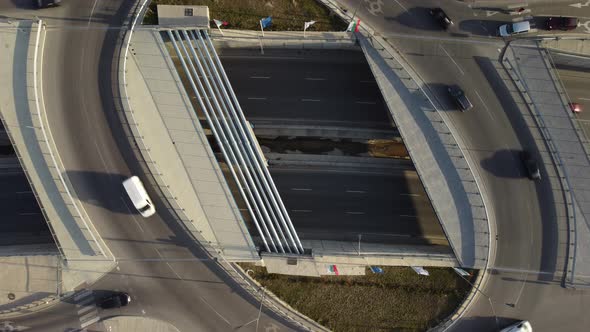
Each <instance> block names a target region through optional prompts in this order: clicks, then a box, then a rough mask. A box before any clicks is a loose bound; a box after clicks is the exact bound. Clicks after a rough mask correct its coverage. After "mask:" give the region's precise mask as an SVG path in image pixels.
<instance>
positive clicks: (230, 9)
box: [143, 0, 347, 31]
mask: <svg viewBox="0 0 590 332" xmlns="http://www.w3.org/2000/svg"><path fill="white" fill-rule="evenodd" d="M158 4H161V5H204V6H208V7H209V15H210V17H211V19H214V18H215V19H218V20H224V21H227V22H228V23H229V25H228V26H227V27H226V28H227V29H238V30H259V29H260V23H259V21H260V19H261V18H264V17H267V16H272V25H271V26H270V27H268V28H266V29H265V30H268V31H303V23H304V22H306V21H311V20H314V21H316V24H314V25H313V26H311V27H310V28H309V29H308V31H344V30H345V29H346V26H347V24H346V23H344V22H343V21H342V20H341V19H340V18H338V17H337V16H336V15H333V14H331V13H330V11H329V10H328V9H327V8H326V7H324V6H322V5H321V4H319V3H318V2H317V1H316V0H152V2H151V3H150V6H149V9H148V11H147V12H146V15H145V18H144V20H143V24H152V25H154V24H158V12H157V5H158Z"/></svg>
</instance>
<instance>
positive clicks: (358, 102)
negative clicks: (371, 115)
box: [355, 101, 377, 105]
mask: <svg viewBox="0 0 590 332" xmlns="http://www.w3.org/2000/svg"><path fill="white" fill-rule="evenodd" d="M355 103H357V104H366V105H375V104H377V102H376V101H355Z"/></svg>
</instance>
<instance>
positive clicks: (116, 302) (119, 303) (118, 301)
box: [99, 292, 131, 309]
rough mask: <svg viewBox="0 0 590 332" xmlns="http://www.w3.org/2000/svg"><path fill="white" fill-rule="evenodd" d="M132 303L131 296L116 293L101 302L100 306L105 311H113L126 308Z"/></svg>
mask: <svg viewBox="0 0 590 332" xmlns="http://www.w3.org/2000/svg"><path fill="white" fill-rule="evenodd" d="M129 302H131V296H129V294H127V293H122V292H121V293H115V294H111V295H109V296H107V297H104V298H103V299H102V300H100V301H99V306H100V307H101V308H103V309H113V308H120V307H124V306H126V305H127V304H129Z"/></svg>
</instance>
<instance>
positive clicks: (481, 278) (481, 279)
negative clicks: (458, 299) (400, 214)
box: [318, 0, 495, 330]
mask: <svg viewBox="0 0 590 332" xmlns="http://www.w3.org/2000/svg"><path fill="white" fill-rule="evenodd" d="M318 1H320V2H322V3H323V4H324V5H325V6H326V7H328V8H329V9H330V10H331V11H333V12H334V13H336V14H338V15H339V16H340V17H341V18H343V19H344V20H345V21H351V20H353V19H354V17H353V15H354V14H353V15H350V14H349V13H348V12H345V11H343V10H342V8H341V7H340V6H338V4H336V3H334V1H333V0H318ZM360 31H361V32H364V33H365V34H367V35H368V36H369V37H368V38H369V39H370V40H371V41H373V42H377V43H378V44H379V46H380V47H381V48H382V50H384V51H387V52H388V53H389V54H390V56H391V59H395V61H396V62H397V63H398V64H399V65H400V66H401V67H402V68H396V69H403V70H404V71H405V72H406V73H407V74H408V76H409V78H410V79H412V80H413V81H414V82H416V85H417V86H418V88H419V89H420V91H421V92H422V94H423V95H424V96H425V97H426V98H427V99H428V101H429V102H430V103H431V105H432V106H433V107H434V109H435V110H436V111H437V113H438V114H440V116H441V119H442V120H443V123H444V124H445V126H446V127H447V128H448V129H449V131H450V133H451V135H452V136H453V139H455V140H456V139H457V137H459V136H458V135H455V134H454V133H455V132H456V130H451V128H452V126H449V124H448V121H446V120H445V117H444V116H443V114H442V113H444V112H440V111H439V110H438V109H437V108H436V106H435V104H434V102H433V101H432V99H431V98H430V96H429V94H427V93H426V92H425V91H424V89H423V88H422V86H421V85H420V84H419V83H418V82H422V79H421V78H419V74H418V73H417V71H416V70H414V69H413V68H412V67H411V65H410V64H409V62H408V61H407V60H405V59H404V57H403V55H402V54H401V52H400V51H399V50H397V49H396V48H395V46H394V45H391V44H389V43H387V42H385V41H384V42H383V43H382V42H381V41H380V40H379V37H378V33H376V32H375V31H374V30H373V29H372V28H370V27H368V26H367V24H366V23H365V24H361V25H360ZM381 38H382V37H381ZM383 39H384V38H383ZM391 50H393V51H391ZM398 58H400V59H402V60H401V61H399V60H397V59H398ZM406 66H408V67H410V68H411V70H408V69H407V68H406ZM411 73H414V74H413V75H412V74H411ZM457 147H458V148H459V150H460V151H461V154H462V156H463V159H464V160H465V161H466V162H467V164H468V167H469V169H470V171H471V172H473V171H475V170H476V169H475V168H473V167H472V165H471V162H470V160H469V158H466V157H465V153H464V151H463V148H462V147H461V145H460V144H457ZM408 150H409V147H408ZM410 154H411V153H410ZM416 170H417V171H418V173H419V174H420V170H419V168H418V167H416ZM474 182H475V184H476V186H477V188H478V191H479V192H480V195H481V199H482V202H483V204H484V206H483V208H484V210H485V214H486V224H487V226H488V233H487V234H488V236H487V238H488V255H487V257H486V258H485V266H484V268H483V270H482V271H480V273H479V274H478V276H477V279H476V280H475V283H474V285H473V288H472V291H471V292H470V293H469V294H468V297H467V299H466V300H465V301H464V302H463V304H462V305H461V306H460V307H459V308H458V309H457V310H456V311H455V312H453V313H452V314H451V315H450V316H449V318H448V319H447V320H446V321H444V322H443V323H441V324H439V325H438V326H437V327H436V328H435V329H442V330H446V329H448V328H450V327H451V326H453V325H454V324H455V322H456V321H457V320H458V319H459V318H460V317H461V316H462V315H463V314H464V313H465V311H466V310H467V309H468V308H469V306H470V304H471V303H472V302H473V301H474V299H475V298H476V296H477V295H478V292H479V288H480V287H481V286H482V285H483V284H484V283H485V282H486V281H487V276H488V274H487V270H488V269H489V267H490V258H491V254H492V239H491V234H492V226H495V225H492V224H491V223H490V222H489V217H488V216H489V211H488V209H487V204H486V200H487V199H486V198H485V195H483V191H482V190H481V186H480V183H479V181H477V178H476V177H475V176H474ZM424 189H425V191H426V193H427V195H428V197H429V198H430V197H432V196H431V194H430V191H429V189H428V187H427V186H426V185H424ZM433 208H434V211H435V213H436V215H437V217H438V218H439V220H440V213H439V211H438V209H437V208H436V207H435V206H434V204H433ZM443 230H444V227H443ZM494 232H495V229H494ZM445 233H446V230H445ZM451 246H452V245H451ZM453 250H454V249H453ZM492 309H493V308H492Z"/></svg>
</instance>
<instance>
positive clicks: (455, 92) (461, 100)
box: [447, 86, 473, 111]
mask: <svg viewBox="0 0 590 332" xmlns="http://www.w3.org/2000/svg"><path fill="white" fill-rule="evenodd" d="M447 90H448V91H449V94H450V95H451V97H453V99H454V100H455V103H457V106H459V108H460V109H461V111H467V110H469V109H471V108H473V104H472V103H471V101H469V98H467V96H466V95H465V92H463V90H461V88H459V87H458V86H450V87H448V88H447Z"/></svg>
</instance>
